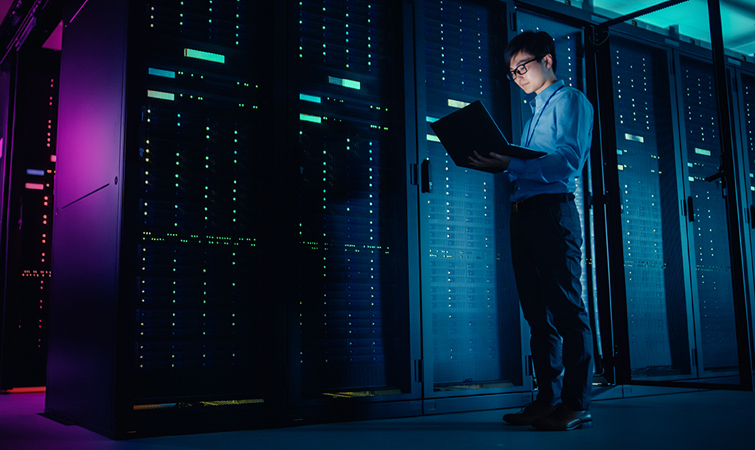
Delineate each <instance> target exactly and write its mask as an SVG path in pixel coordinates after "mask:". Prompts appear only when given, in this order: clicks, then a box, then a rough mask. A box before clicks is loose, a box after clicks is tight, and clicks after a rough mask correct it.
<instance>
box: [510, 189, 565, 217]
mask: <svg viewBox="0 0 755 450" xmlns="http://www.w3.org/2000/svg"><path fill="white" fill-rule="evenodd" d="M572 200H574V194H539V195H535V196H533V197H530V198H525V199H524V200H522V201H521V202H511V212H512V213H520V212H522V211H528V210H530V209H535V208H539V207H541V206H546V205H552V204H554V203H566V202H570V201H572Z"/></svg>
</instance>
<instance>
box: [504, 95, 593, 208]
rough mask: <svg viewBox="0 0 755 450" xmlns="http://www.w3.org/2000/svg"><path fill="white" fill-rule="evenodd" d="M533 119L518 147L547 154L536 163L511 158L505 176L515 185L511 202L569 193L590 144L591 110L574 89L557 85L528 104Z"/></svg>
mask: <svg viewBox="0 0 755 450" xmlns="http://www.w3.org/2000/svg"><path fill="white" fill-rule="evenodd" d="M530 106H531V107H532V118H531V119H530V120H528V121H527V124H526V125H525V126H524V132H523V133H522V142H521V145H522V146H524V147H527V148H529V149H532V150H540V151H543V152H545V153H547V154H546V155H544V156H541V157H540V158H536V159H518V158H511V162H510V163H509V167H508V169H506V173H507V174H508V176H509V180H511V181H512V182H513V183H514V192H513V193H512V194H511V201H512V202H519V201H522V200H524V199H526V198H529V197H532V196H534V195H538V194H558V193H570V192H574V191H575V189H576V182H575V178H576V177H578V176H579V175H580V174H581V172H582V166H584V164H585V161H586V160H587V155H588V154H589V153H590V145H591V144H592V126H593V108H592V105H591V104H590V102H589V100H587V97H585V95H584V94H583V93H582V92H580V91H578V90H577V89H574V88H571V87H568V86H564V82H563V81H557V82H556V83H553V84H552V85H550V86H548V87H547V88H546V89H544V90H543V91H542V92H541V93H540V94H538V95H537V96H536V97H535V99H533V100H532V102H530Z"/></svg>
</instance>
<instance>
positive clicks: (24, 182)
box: [0, 46, 60, 391]
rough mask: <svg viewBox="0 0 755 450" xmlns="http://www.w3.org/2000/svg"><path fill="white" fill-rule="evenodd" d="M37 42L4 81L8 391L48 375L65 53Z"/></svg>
mask: <svg viewBox="0 0 755 450" xmlns="http://www.w3.org/2000/svg"><path fill="white" fill-rule="evenodd" d="M29 47H30V46H26V47H24V48H22V49H21V50H20V51H19V52H18V53H15V54H13V55H11V57H10V58H9V59H10V60H12V62H9V64H8V66H9V71H8V72H7V73H4V74H3V83H2V87H1V89H3V92H4V93H5V94H8V95H9V96H8V100H9V101H8V103H7V104H5V105H4V111H3V114H2V117H4V118H6V119H9V120H8V121H7V122H5V121H4V122H3V126H7V128H6V130H7V133H3V139H2V142H1V143H0V147H1V148H0V153H2V155H1V156H2V162H3V166H4V168H3V170H2V171H3V172H4V177H2V178H3V184H2V193H3V200H2V201H1V202H0V204H2V208H1V209H0V210H1V211H2V227H1V228H2V232H1V233H0V236H1V239H2V244H0V248H1V249H2V251H0V255H2V256H0V257H2V258H3V262H2V266H1V267H2V268H3V270H2V275H0V283H2V284H1V285H0V286H2V294H3V308H2V322H0V332H1V334H0V391H1V390H7V389H11V388H14V387H30V386H44V385H45V381H46V380H45V375H46V366H47V327H48V321H47V314H48V301H49V299H50V275H51V250H52V223H53V189H54V176H55V156H56V155H55V143H56V134H57V124H58V121H57V115H58V85H59V83H58V73H59V71H60V53H59V52H57V51H55V50H50V49H43V48H29ZM5 107H7V108H5Z"/></svg>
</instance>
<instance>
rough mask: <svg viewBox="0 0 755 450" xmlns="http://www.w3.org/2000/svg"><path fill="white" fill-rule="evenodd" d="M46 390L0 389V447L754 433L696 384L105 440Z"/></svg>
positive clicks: (657, 443) (149, 448)
mask: <svg viewBox="0 0 755 450" xmlns="http://www.w3.org/2000/svg"><path fill="white" fill-rule="evenodd" d="M44 395H45V394H43V393H32V394H7V395H0V449H2V450H61V449H72V450H111V449H113V450H122V449H133V450H171V449H191V450H194V449H223V450H234V449H245V450H247V449H248V450H280V449H296V450H305V449H306V450H317V449H327V450H334V449H358V450H372V449H391V450H401V449H413V450H417V449H433V450H444V449H454V450H466V449H470V450H471V449H474V450H483V449H525V450H536V449H546V448H548V449H559V450H569V449H600V448H609V449H611V450H622V449H632V450H635V449H643V450H650V449H727V450H728V449H745V448H746V449H750V448H753V441H755V420H753V419H755V406H754V405H755V392H734V391H694V392H685V393H675V394H666V395H653V396H643V397H632V398H619V399H609V400H599V401H595V402H594V403H593V407H592V412H593V417H594V424H595V426H594V427H593V428H591V429H584V430H576V431H571V432H542V431H536V430H534V429H533V428H530V427H514V426H507V425H505V424H504V423H503V422H502V421H501V416H502V414H503V413H504V412H508V411H512V410H511V409H509V410H494V411H478V412H467V413H457V414H445V415H431V416H423V417H413V418H404V419H385V420H371V421H364V422H350V423H336V424H326V425H311V426H301V427H295V428H278V429H266V430H254V431H237V432H228V433H211V434H200V435H187V436H170V437H159V438H146V439H135V440H127V441H112V440H110V439H107V438H105V437H102V436H100V435H98V434H96V433H93V432H91V431H88V430H86V429H83V428H81V427H78V426H74V425H71V426H65V425H62V424H60V423H58V422H55V421H52V420H50V419H47V418H45V417H43V416H41V415H40V413H42V412H43V411H44ZM513 411H516V409H515V410H513Z"/></svg>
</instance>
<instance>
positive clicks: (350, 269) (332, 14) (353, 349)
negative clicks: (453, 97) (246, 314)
mask: <svg viewBox="0 0 755 450" xmlns="http://www.w3.org/2000/svg"><path fill="white" fill-rule="evenodd" d="M288 5H289V19H288V20H289V22H288V23H289V28H290V30H291V32H290V34H289V43H290V44H289V51H288V54H289V59H288V70H289V72H290V74H291V76H289V79H288V82H287V84H286V92H287V102H288V105H289V108H288V111H289V114H288V116H287V124H289V128H288V129H287V130H286V141H287V142H288V148H289V151H290V154H291V155H292V156H291V160H292V161H293V164H295V166H294V167H293V168H294V169H295V170H294V171H292V174H291V176H290V178H289V179H290V180H291V181H290V183H289V184H290V185H291V186H292V189H290V190H289V191H288V192H289V198H290V202H291V203H292V206H291V210H292V212H293V223H294V227H293V230H292V232H291V233H290V234H289V235H288V240H289V241H290V242H291V243H292V244H293V245H292V246H291V254H292V255H294V258H295V259H296V260H297V261H298V262H297V263H296V264H295V265H293V266H292V267H291V270H292V275H293V279H294V280H293V282H292V283H291V285H290V289H289V290H288V292H289V294H290V295H289V297H290V303H289V317H288V324H289V338H288V343H289V347H288V369H289V386H288V393H289V395H288V405H289V408H290V409H289V412H288V419H289V420H291V421H293V422H295V423H307V422H310V421H320V420H323V419H324V418H325V419H326V420H327V419H328V418H330V419H340V420H343V419H344V418H347V417H348V418H352V419H353V418H359V417H361V418H369V417H381V416H386V415H392V416H407V415H416V414H420V413H421V408H419V407H418V405H417V404H416V403H410V402H407V400H418V399H419V396H420V390H419V380H417V379H416V377H415V370H416V369H415V367H414V365H413V364H412V361H413V360H416V359H419V356H418V354H419V347H418V341H417V337H416V336H417V335H416V331H413V330H416V329H417V320H418V319H417V316H416V306H414V305H416V304H417V300H418V298H417V287H416V286H417V285H416V280H414V279H410V273H413V270H414V269H410V268H409V261H410V258H411V256H410V254H411V253H413V252H414V250H410V248H409V246H410V243H411V245H413V246H416V242H415V238H414V237H413V236H412V234H413V233H412V231H411V230H412V228H411V226H410V225H409V224H410V223H411V222H412V221H414V220H416V219H414V218H410V217H409V216H408V214H407V211H408V209H407V208H408V204H409V198H410V196H411V193H410V192H409V177H408V171H407V164H406V154H405V148H406V146H407V137H406V136H407V127H406V125H405V122H406V116H405V109H404V107H405V101H406V99H407V98H409V94H407V93H406V91H405V89H406V88H405V86H404V79H405V77H406V76H411V74H412V72H411V69H410V68H411V60H407V59H406V58H407V57H409V58H411V56H412V55H411V54H410V53H409V54H407V53H406V52H405V47H406V45H407V44H405V39H406V40H408V42H411V32H410V31H407V29H406V22H405V17H406V14H407V11H410V6H411V5H409V4H408V3H407V2H394V1H371V2H363V1H351V0H346V1H338V2H335V1H331V0H321V1H313V2H289V3H288ZM407 73H408V75H407ZM413 311H414V312H413ZM413 336H414V337H413Z"/></svg>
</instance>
